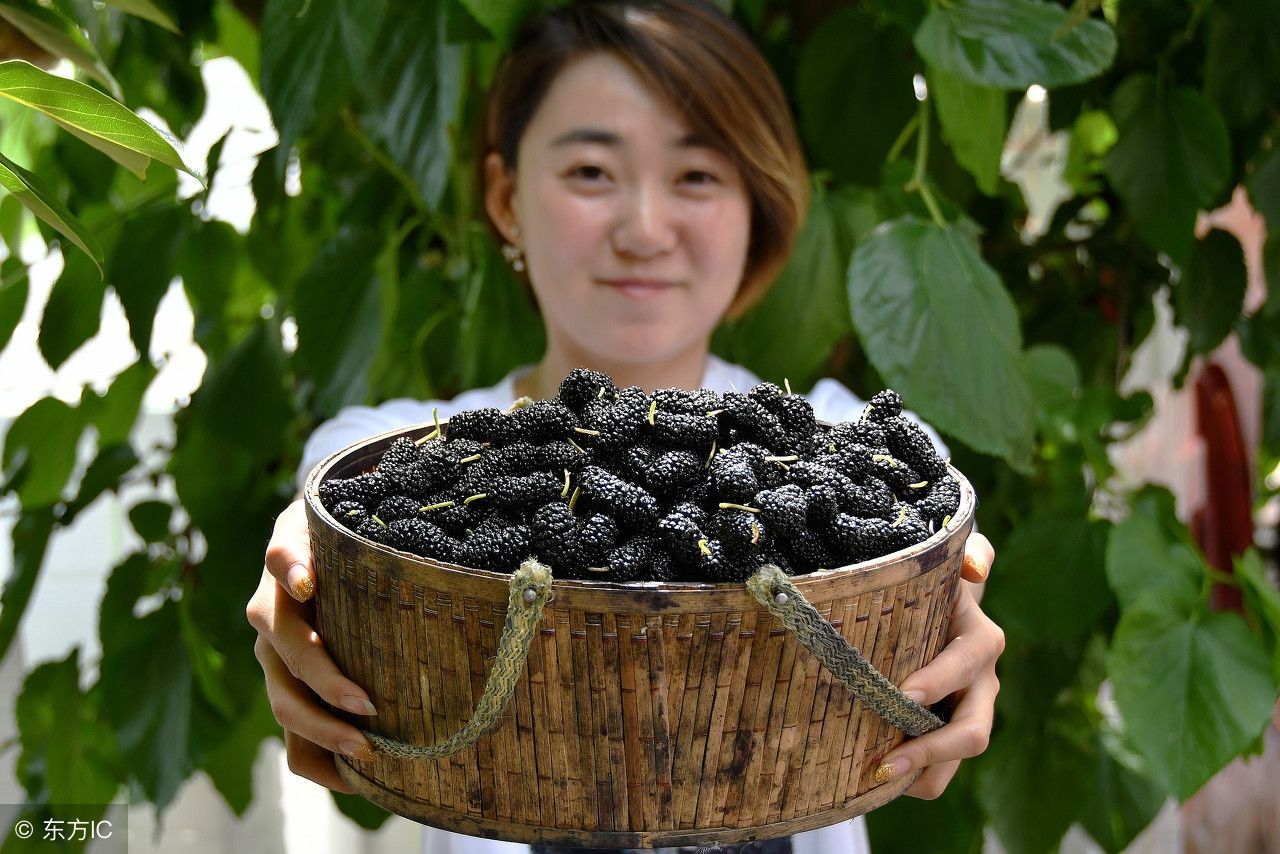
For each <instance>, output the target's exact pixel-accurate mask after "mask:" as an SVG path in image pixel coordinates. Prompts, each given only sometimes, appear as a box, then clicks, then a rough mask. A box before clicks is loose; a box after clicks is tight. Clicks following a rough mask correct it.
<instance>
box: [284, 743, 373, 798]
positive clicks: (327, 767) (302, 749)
mask: <svg viewBox="0 0 1280 854" xmlns="http://www.w3.org/2000/svg"><path fill="white" fill-rule="evenodd" d="M284 751H285V757H286V758H287V759H288V760H289V770H290V771H292V772H293V773H295V774H297V775H298V776H299V777H306V778H307V779H308V780H311V781H313V782H316V783H319V784H320V785H321V786H324V787H325V788H326V789H336V790H337V791H339V792H346V793H347V794H348V795H354V794H355V791H356V790H355V789H353V788H351V786H349V785H347V781H346V780H343V779H342V776H341V775H340V774H339V773H338V767H337V764H338V761H337V759H336V758H335V757H334V755H333V754H332V753H330V752H329V751H327V750H325V749H324V748H322V747H319V746H318V745H315V744H312V743H311V742H309V741H307V740H306V739H305V738H303V737H302V736H300V735H298V734H297V733H293V732H289V731H288V730H285V732H284Z"/></svg>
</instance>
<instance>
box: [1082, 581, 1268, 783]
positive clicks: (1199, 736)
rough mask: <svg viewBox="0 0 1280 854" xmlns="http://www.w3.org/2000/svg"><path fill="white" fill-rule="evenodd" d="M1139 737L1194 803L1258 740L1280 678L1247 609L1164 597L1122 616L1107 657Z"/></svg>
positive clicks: (1132, 734)
mask: <svg viewBox="0 0 1280 854" xmlns="http://www.w3.org/2000/svg"><path fill="white" fill-rule="evenodd" d="M1107 670H1108V672H1109V673H1110V675H1111V679H1112V683H1113V685H1114V687H1115V698H1116V705H1117V706H1118V707H1119V709H1120V713H1121V715H1122V716H1123V718H1124V720H1125V724H1126V732H1127V734H1128V736H1129V739H1130V741H1131V742H1132V743H1133V744H1134V746H1135V747H1136V748H1137V750H1138V751H1139V753H1141V754H1142V756H1143V758H1144V759H1146V761H1147V764H1148V765H1149V767H1150V768H1151V770H1152V772H1153V773H1154V774H1155V776H1156V778H1157V779H1158V780H1159V781H1160V782H1161V783H1162V784H1163V785H1164V786H1165V787H1166V788H1167V789H1168V790H1169V791H1170V792H1172V793H1174V794H1175V795H1177V796H1178V797H1179V798H1182V799H1185V798H1188V797H1190V796H1191V795H1193V794H1195V792H1196V791H1198V790H1199V788H1200V787H1201V786H1202V785H1204V783H1205V781H1207V780H1208V779H1209V778H1210V777H1212V776H1213V775H1214V774H1215V773H1217V772H1218V771H1219V770H1220V769H1221V768H1222V767H1223V766H1225V765H1226V764H1227V763H1228V762H1230V761H1231V760H1232V759H1233V758H1235V757H1236V756H1237V755H1239V754H1240V753H1241V752H1242V751H1244V750H1245V748H1247V747H1248V746H1249V745H1250V744H1252V743H1253V742H1255V741H1256V740H1257V738H1258V736H1259V735H1260V734H1261V733H1262V730H1263V728H1265V727H1266V726H1267V724H1268V722H1269V721H1270V719H1271V713H1272V709H1273V708H1274V706H1275V701H1276V684H1275V682H1274V681H1273V679H1272V677H1271V672H1270V662H1269V661H1268V660H1267V656H1266V653H1265V652H1264V650H1263V648H1262V646H1261V644H1260V643H1259V642H1258V641H1257V640H1256V639H1255V638H1254V637H1253V636H1252V635H1251V634H1250V633H1249V629H1248V627H1247V626H1245V623H1244V621H1243V620H1242V619H1241V618H1240V615H1239V614H1236V613H1234V612H1221V613H1214V612H1211V611H1209V610H1208V608H1207V605H1205V604H1204V603H1203V602H1199V603H1196V604H1194V605H1189V604H1188V603H1187V602H1186V601H1185V600H1182V599H1177V598H1171V597H1163V596H1159V595H1155V594H1151V595H1147V596H1144V597H1142V598H1141V599H1140V600H1139V602H1138V604H1137V605H1136V606H1134V607H1132V608H1127V609H1126V610H1125V611H1124V614H1123V615H1122V616H1121V617H1120V624H1119V625H1118V626H1117V627H1116V633H1115V637H1114V638H1113V639H1112V643H1111V649H1110V651H1109V652H1108V654H1107Z"/></svg>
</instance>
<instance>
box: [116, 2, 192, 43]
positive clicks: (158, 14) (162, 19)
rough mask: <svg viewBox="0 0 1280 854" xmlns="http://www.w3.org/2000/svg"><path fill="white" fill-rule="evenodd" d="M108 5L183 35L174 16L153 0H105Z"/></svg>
mask: <svg viewBox="0 0 1280 854" xmlns="http://www.w3.org/2000/svg"><path fill="white" fill-rule="evenodd" d="M103 2H105V3H106V4H107V5H108V6H115V7H116V8H117V9H119V10H120V11H121V12H127V13H128V14H130V15H136V16H138V17H139V18H142V19H144V20H147V21H150V22H151V23H153V24H159V25H160V26H162V27H164V28H165V29H166V30H168V31H169V32H171V33H174V34H175V35H182V33H181V32H180V31H179V30H178V25H177V24H175V23H174V22H173V18H171V17H169V14H168V13H167V12H165V11H164V10H163V9H161V8H160V7H159V6H158V5H156V4H155V3H153V2H151V0H103Z"/></svg>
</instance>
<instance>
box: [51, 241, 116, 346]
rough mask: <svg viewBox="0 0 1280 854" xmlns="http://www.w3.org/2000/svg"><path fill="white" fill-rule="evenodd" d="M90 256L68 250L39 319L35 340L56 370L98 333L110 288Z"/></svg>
mask: <svg viewBox="0 0 1280 854" xmlns="http://www.w3.org/2000/svg"><path fill="white" fill-rule="evenodd" d="M89 261H90V259H89V258H88V257H87V256H84V255H81V254H80V253H78V252H69V253H67V254H66V255H64V256H63V266H62V274H61V275H60V276H58V281H56V282H54V283H53V290H52V291H50V292H49V301H48V302H47V303H45V306H44V315H43V316H42V317H41V319H40V332H39V335H38V337H37V339H36V343H37V344H38V345H39V347H40V355H42V356H44V360H45V361H46V362H48V363H49V367H51V368H53V369H55V370H56V369H57V368H58V367H59V366H60V365H61V364H62V363H63V362H65V361H66V360H67V357H69V356H70V355H71V354H72V353H74V352H75V351H76V350H78V349H80V346H81V345H82V344H84V343H85V342H86V341H88V340H89V339H90V338H92V337H93V336H94V335H96V334H98V328H99V326H100V324H101V322H102V301H103V299H104V298H105V297H106V293H107V288H106V285H105V284H104V283H103V281H102V276H101V274H100V271H98V270H95V269H94V268H93V266H92V265H90V263H89Z"/></svg>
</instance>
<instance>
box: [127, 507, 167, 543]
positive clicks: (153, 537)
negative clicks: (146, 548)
mask: <svg viewBox="0 0 1280 854" xmlns="http://www.w3.org/2000/svg"><path fill="white" fill-rule="evenodd" d="M172 516H173V507H171V506H170V505H169V503H168V502H166V501H140V502H138V503H137V504H135V505H133V506H132V507H130V508H129V524H130V525H133V530H135V531H137V532H138V536H140V537H142V539H144V540H146V541H147V542H148V543H162V542H164V541H165V540H166V539H168V538H169V520H170V518H171V517H172Z"/></svg>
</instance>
